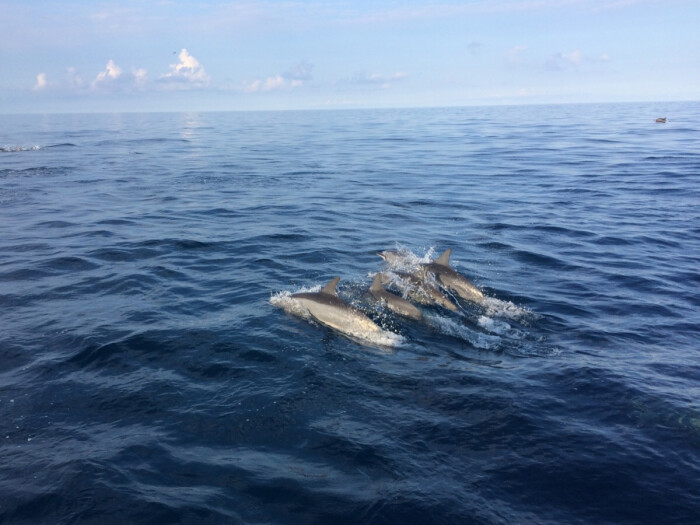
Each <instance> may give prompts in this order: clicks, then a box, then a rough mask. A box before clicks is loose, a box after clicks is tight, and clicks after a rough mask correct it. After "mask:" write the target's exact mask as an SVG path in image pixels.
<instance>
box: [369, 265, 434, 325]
mask: <svg viewBox="0 0 700 525" xmlns="http://www.w3.org/2000/svg"><path fill="white" fill-rule="evenodd" d="M369 293H370V294H372V297H374V298H375V299H377V300H378V301H384V302H385V303H386V305H387V307H388V308H389V310H392V311H394V312H396V313H397V314H399V315H403V316H404V317H410V318H411V319H415V320H416V321H421V320H422V319H423V314H422V313H421V312H420V310H419V309H418V308H416V307H415V306H413V305H412V304H411V303H409V302H408V301H407V300H406V299H404V298H402V297H399V296H398V295H394V294H393V293H391V292H387V291H386V290H385V289H384V288H383V287H382V281H381V276H380V274H377V275H375V276H374V281H373V282H372V286H370V287H369Z"/></svg>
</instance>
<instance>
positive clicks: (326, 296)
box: [292, 249, 484, 334]
mask: <svg viewBox="0 0 700 525" xmlns="http://www.w3.org/2000/svg"><path fill="white" fill-rule="evenodd" d="M451 254H452V250H449V249H448V250H446V251H445V253H443V254H442V255H441V256H440V257H438V258H437V259H435V260H434V261H432V262H429V263H427V264H421V265H420V266H419V268H418V270H416V271H415V272H413V273H397V274H396V275H397V276H398V278H399V279H401V280H402V281H403V283H404V284H405V285H407V288H408V290H409V292H408V294H407V297H409V298H410V299H411V300H412V301H414V302H417V303H421V304H437V305H440V306H442V307H444V308H447V309H449V310H452V311H455V310H457V309H458V308H457V306H456V305H455V304H454V302H452V301H451V300H450V299H449V298H448V297H447V296H446V295H445V294H443V293H442V291H441V290H440V289H439V288H438V287H437V286H435V284H433V281H432V280H431V279H430V278H429V276H433V277H434V280H435V281H436V282H438V283H439V284H440V285H441V286H443V287H444V288H446V289H449V290H450V291H452V292H454V293H455V294H456V295H457V296H458V297H460V298H461V299H464V300H467V301H472V302H475V303H480V302H482V301H483V300H484V295H483V294H482V293H481V291H480V290H479V289H478V288H477V287H476V286H475V285H474V283H472V282H471V281H470V280H469V279H467V278H466V277H464V276H463V275H461V274H460V273H458V272H456V271H455V270H454V269H453V268H452V267H451V266H450V255H451ZM377 255H379V256H380V257H381V258H382V259H384V261H386V262H388V263H390V264H391V263H393V262H395V261H397V260H398V259H399V258H400V257H401V255H400V254H399V253H398V252H394V251H383V252H380V253H378V254H377ZM338 281H340V277H336V278H334V279H333V280H331V281H330V282H329V283H328V284H327V285H326V286H324V287H323V288H322V289H321V291H319V292H305V293H297V294H293V295H292V298H293V299H295V300H297V301H298V302H299V303H300V304H301V305H302V306H303V307H304V308H306V309H307V310H308V312H309V314H311V316H312V317H313V318H314V319H316V320H317V321H318V322H319V323H321V324H322V325H325V326H328V327H330V328H333V329H335V330H338V331H339V332H343V333H347V334H358V333H367V332H379V331H380V330H381V329H380V328H379V326H377V324H375V323H374V321H372V320H371V319H370V318H369V317H367V316H366V315H365V314H363V313H362V312H361V311H360V310H358V309H357V308H355V307H353V306H351V305H349V304H348V303H346V302H345V301H343V300H342V299H341V298H340V297H338V290H337V286H338ZM389 282H390V281H389V280H388V279H387V276H386V275H385V274H377V275H375V277H374V281H373V282H372V285H371V286H370V289H369V293H370V294H371V295H372V296H373V297H374V298H375V299H377V300H378V301H382V302H383V303H384V304H386V306H387V308H389V309H390V310H392V311H393V312H395V313H397V314H399V315H402V316H404V317H407V318H410V319H414V320H416V321H420V320H422V318H423V314H422V313H421V311H420V310H419V309H418V308H416V307H415V306H414V305H413V304H411V303H410V302H409V301H407V300H406V299H404V298H402V297H399V296H398V295H395V294H393V293H391V292H389V291H387V290H385V289H384V285H386V284H389Z"/></svg>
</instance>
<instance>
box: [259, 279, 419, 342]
mask: <svg viewBox="0 0 700 525" xmlns="http://www.w3.org/2000/svg"><path fill="white" fill-rule="evenodd" d="M320 289H321V286H320V285H319V286H313V287H310V288H308V287H302V288H300V289H299V290H297V291H296V292H294V293H314V292H318V291H319V290H320ZM270 304H271V305H272V306H274V307H277V308H282V309H283V310H284V311H285V312H287V313H289V314H292V315H296V316H297V317H301V318H302V319H305V320H307V321H313V320H314V319H313V317H312V316H311V314H310V313H309V311H308V310H307V309H306V308H304V307H303V306H302V305H301V303H299V301H297V300H296V299H294V298H293V297H292V292H289V291H281V292H276V293H274V294H272V296H271V297H270ZM346 335H348V336H350V338H351V339H353V340H355V341H357V342H359V343H361V344H363V345H366V344H367V343H369V344H370V345H371V346H373V347H377V348H378V349H380V350H382V351H386V349H393V348H395V347H398V346H402V345H403V344H404V343H405V339H404V338H403V337H402V336H400V335H399V334H395V333H393V332H389V331H387V330H383V329H380V330H379V332H365V331H363V332H356V331H353V332H350V333H348V334H346ZM390 351H391V350H390Z"/></svg>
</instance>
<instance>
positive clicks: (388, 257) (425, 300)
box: [377, 251, 459, 312]
mask: <svg viewBox="0 0 700 525" xmlns="http://www.w3.org/2000/svg"><path fill="white" fill-rule="evenodd" d="M377 255H379V256H380V257H381V258H382V259H384V260H385V261H386V262H388V263H389V264H392V262H394V261H396V260H397V259H398V258H399V257H401V256H400V255H399V254H398V252H392V251H385V252H380V253H377ZM393 273H395V274H396V275H397V276H398V277H399V278H400V279H401V280H402V281H405V282H407V283H408V290H407V295H408V297H409V298H410V299H411V300H412V301H415V302H417V303H421V304H437V305H440V306H442V307H443V308H447V309H448V310H452V311H453V312H456V311H457V310H459V308H457V305H456V304H454V303H453V302H452V301H450V299H449V298H448V297H447V296H446V295H445V294H443V293H442V292H441V291H440V290H439V289H438V287H437V286H435V285H434V284H433V283H432V282H430V280H427V279H426V276H425V275H420V272H419V273H405V272H393ZM422 273H423V274H425V272H422ZM381 278H382V282H383V283H384V284H389V283H391V279H388V278H387V277H386V276H385V275H384V274H382V275H381Z"/></svg>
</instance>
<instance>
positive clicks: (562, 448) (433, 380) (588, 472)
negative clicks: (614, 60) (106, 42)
mask: <svg viewBox="0 0 700 525" xmlns="http://www.w3.org/2000/svg"><path fill="white" fill-rule="evenodd" d="M660 116H666V117H668V119H669V120H668V122H667V123H666V124H656V123H655V122H654V119H655V118H656V117H660ZM447 248H451V249H452V262H453V266H454V267H455V268H456V269H457V270H459V271H460V272H461V273H463V274H464V275H466V276H467V277H469V278H470V279H471V280H473V281H474V282H475V283H476V284H477V286H479V288H480V289H481V290H483V292H484V293H485V295H486V296H487V300H486V302H485V303H484V304H483V305H474V304H469V303H465V302H461V304H460V309H459V311H457V312H451V311H448V310H445V309H443V308H440V307H438V306H424V305H421V306H420V307H421V309H422V310H423V313H424V315H425V321H424V322H422V323H418V322H415V321H409V320H406V319H404V318H401V317H397V316H396V315H393V314H391V313H390V312H388V311H385V310H384V309H383V308H382V307H381V305H378V304H375V303H373V302H372V301H371V298H370V296H369V295H368V294H367V289H368V287H369V285H370V282H371V277H372V275H373V274H374V273H375V272H377V271H379V270H381V269H383V268H384V266H383V264H384V263H383V262H382V260H381V259H380V258H379V257H377V256H376V255H375V252H377V251H379V250H384V249H394V250H400V251H402V252H403V254H404V255H405V256H406V257H407V258H412V259H413V260H415V261H421V260H422V261H428V260H430V259H431V258H434V257H437V256H438V255H439V254H440V253H442V251H444V250H445V249H447ZM336 275H337V276H340V277H341V281H340V286H339V292H340V296H341V297H342V298H343V299H345V300H346V301H348V302H352V303H353V304H354V305H355V306H357V307H358V308H362V309H363V310H364V311H365V312H366V313H367V314H368V315H369V316H370V317H371V318H373V319H374V320H375V321H376V322H377V323H378V324H380V325H381V326H382V328H383V330H384V333H385V334H387V337H388V341H383V342H380V343H381V344H380V343H378V342H377V341H362V340H358V339H350V338H348V337H346V336H344V335H341V334H339V333H336V332H334V331H332V330H330V329H328V328H326V327H324V326H322V325H319V324H318V323H315V322H312V321H310V320H309V319H306V318H304V317H301V316H299V315H294V313H293V309H290V308H288V306H289V304H288V303H289V301H291V299H290V294H292V293H295V292H297V291H299V290H313V289H316V288H317V287H319V286H321V285H324V284H325V283H326V282H328V281H329V280H330V279H331V278H333V277H335V276H336ZM290 312H291V313H290ZM0 329H1V330H0V522H2V523H8V524H15V523H26V524H37V523H61V524H67V523H81V524H83V523H95V524H100V525H104V524H107V523H148V524H159V523H163V524H165V523H168V524H169V523H187V524H190V523H192V524H194V523H236V524H238V523H251V524H268V523H285V524H286V523H289V524H297V523H332V524H334V525H336V524H343V523H371V524H381V523H400V524H414V523H415V524H432V523H435V524H446V523H450V524H452V523H454V524H465V523H479V524H509V525H510V524H514V523H528V524H560V523H561V524H573V523H580V524H591V523H650V524H661V523H664V524H668V523H682V524H691V523H700V103H673V104H626V105H575V106H530V107H493V108H462V109H423V110H381V111H337V112H335V111H324V112H269V113H174V114H104V115H43V116H42V115H35V116H7V115H6V116H1V117H0Z"/></svg>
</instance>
